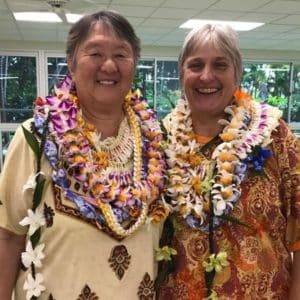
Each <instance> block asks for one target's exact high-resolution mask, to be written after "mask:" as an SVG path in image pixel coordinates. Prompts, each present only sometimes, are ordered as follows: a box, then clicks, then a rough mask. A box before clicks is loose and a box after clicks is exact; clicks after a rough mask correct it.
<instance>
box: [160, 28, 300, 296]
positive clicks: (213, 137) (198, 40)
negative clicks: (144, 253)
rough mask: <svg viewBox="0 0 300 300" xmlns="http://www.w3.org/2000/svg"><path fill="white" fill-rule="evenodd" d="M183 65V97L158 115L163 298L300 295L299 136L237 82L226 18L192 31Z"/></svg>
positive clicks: (236, 53)
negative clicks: (164, 199)
mask: <svg viewBox="0 0 300 300" xmlns="http://www.w3.org/2000/svg"><path fill="white" fill-rule="evenodd" d="M179 70H180V79H181V83H182V88H183V94H184V97H183V99H181V100H179V101H178V103H177V106H176V107H175V109H174V110H173V111H172V112H171V114H170V115H169V116H168V117H167V118H166V119H165V120H164V121H165V122H164V124H165V127H166V129H167V131H168V146H167V148H166V154H167V163H168V167H169V170H168V175H169V176H168V177H169V182H168V183H167V194H168V197H169V201H170V204H171V206H172V210H173V214H172V215H171V217H170V219H168V220H167V221H166V222H165V227H164V234H163V236H164V238H163V239H162V246H165V245H166V244H167V245H168V246H171V247H172V248H175V250H176V251H177V255H175V256H173V265H170V264H169V263H167V262H165V263H163V264H162V268H161V272H160V274H161V276H160V277H159V282H160V283H162V282H163V280H164V279H165V281H164V282H163V283H162V286H161V289H160V293H159V295H160V297H159V299H174V300H175V299H180V300H192V299H193V300H194V299H211V300H213V299H222V300H225V299H228V300H229V299H238V300H241V299H257V300H258V299H282V300H287V299H290V300H291V299H293V300H295V299H299V295H300V251H299V250H300V149H299V143H298V142H297V139H296V137H295V136H294V135H293V134H292V133H291V132H290V130H289V128H288V127H287V125H286V124H285V122H284V121H283V120H282V119H281V112H280V111H279V110H278V109H277V108H275V107H271V106H269V105H267V104H266V103H263V102H262V103H259V102H256V101H254V100H252V99H251V97H250V96H249V95H247V94H245V93H244V92H242V91H241V90H240V89H239V85H240V80H241V74H242V58H241V54H240V50H239V46H238V39H237V35H236V33H235V31H234V30H233V29H231V28H230V27H228V26H222V25H210V24H208V25H205V26H203V27H201V28H197V29H195V30H193V31H191V32H190V33H189V34H188V36H187V37H186V39H185V42H184V44H183V48H182V51H181V54H180V57H179ZM292 253H293V254H294V255H293V259H292V255H291V254H292ZM169 271H173V272H172V273H170V274H169V275H168V276H162V275H163V274H166V273H167V272H169Z"/></svg>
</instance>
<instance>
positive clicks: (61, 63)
mask: <svg viewBox="0 0 300 300" xmlns="http://www.w3.org/2000/svg"><path fill="white" fill-rule="evenodd" d="M57 65H58V66H61V67H63V66H67V65H68V64H67V63H66V62H60V63H58V64H57Z"/></svg>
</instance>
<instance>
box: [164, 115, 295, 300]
mask: <svg viewBox="0 0 300 300" xmlns="http://www.w3.org/2000/svg"><path fill="white" fill-rule="evenodd" d="M272 138H273V142H272V144H271V149H272V151H273V156H271V157H270V158H269V159H268V160H267V161H266V163H265V165H264V171H265V174H266V175H267V176H260V175H256V176H252V177H250V176H248V177H247V178H246V179H245V180H244V181H243V183H242V185H241V190H242V194H241V198H240V200H239V201H238V202H237V204H236V205H235V207H234V209H233V211H232V213H231V215H232V216H234V217H235V218H238V219H239V220H240V221H242V222H243V223H246V224H248V225H250V227H251V228H248V227H245V226H241V225H238V224H232V223H228V222H226V223H224V224H223V225H222V226H221V227H219V228H217V229H215V231H214V242H215V246H216V249H215V252H216V253H217V252H219V251H226V252H227V253H228V261H229V263H230V264H229V266H227V267H225V268H224V269H223V270H222V271H221V272H220V273H216V276H215V278H214V281H213V286H212V289H213V290H214V291H216V292H217V294H218V297H219V298H218V299H220V300H223V299H224V300H225V299H230V300H233V299H249V300H250V299H251V300H256V299H257V300H258V299H259V300H262V299H282V300H283V299H284V300H286V299H288V291H289V286H290V283H291V267H292V259H291V255H290V252H291V251H297V250H300V145H299V142H297V139H296V138H295V136H294V135H292V134H291V132H290V130H289V129H288V127H287V126H286V124H285V123H284V122H283V121H281V122H280V125H279V127H278V129H277V131H275V132H273V134H272ZM219 142H220V141H219ZM217 143H218V141H217V142H216V144H214V145H212V146H211V147H210V149H207V150H206V151H205V153H204V154H205V155H206V156H207V157H209V155H211V153H212V151H213V150H214V148H215V147H216V145H217ZM171 220H172V224H173V227H174V230H175V231H174V236H173V240H172V245H171V246H172V247H173V248H175V249H176V250H177V252H178V254H177V255H176V257H175V265H176V268H175V272H173V273H171V274H170V275H169V276H168V277H167V279H166V281H165V282H164V283H163V285H162V286H161V288H160V291H159V299H161V300H195V299H203V298H205V297H206V286H205V279H204V268H203V266H202V263H203V261H204V260H207V257H208V235H207V233H203V232H201V231H197V230H193V229H191V228H190V227H189V226H188V225H186V223H185V221H184V220H183V218H180V217H179V216H177V215H173V216H172V217H171ZM166 230H167V229H166V228H165V231H166ZM164 235H166V232H164ZM164 235H163V236H164ZM162 242H163V241H162Z"/></svg>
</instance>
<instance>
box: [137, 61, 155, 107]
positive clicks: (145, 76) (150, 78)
mask: <svg viewBox="0 0 300 300" xmlns="http://www.w3.org/2000/svg"><path fill="white" fill-rule="evenodd" d="M133 88H134V89H136V88H139V89H140V90H141V92H142V94H143V96H144V97H145V98H146V99H147V101H148V103H149V106H150V107H151V108H153V106H154V61H153V60H140V61H139V62H138V65H137V68H136V73H135V78H134V84H133Z"/></svg>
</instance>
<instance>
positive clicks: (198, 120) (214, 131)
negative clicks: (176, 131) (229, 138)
mask: <svg viewBox="0 0 300 300" xmlns="http://www.w3.org/2000/svg"><path fill="white" fill-rule="evenodd" d="M220 119H222V117H220V116H218V117H215V116H209V118H202V117H199V116H196V115H195V114H194V115H193V114H192V123H193V129H194V132H195V133H196V134H198V135H202V136H207V137H214V136H216V135H218V134H219V133H220V132H221V131H222V129H223V125H220V124H219V123H218V121H219V120H220Z"/></svg>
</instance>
